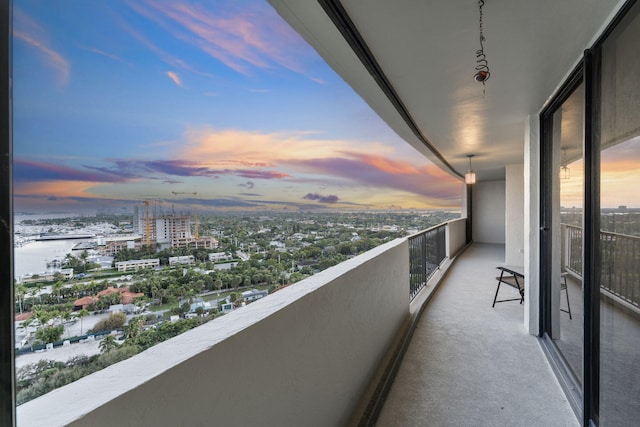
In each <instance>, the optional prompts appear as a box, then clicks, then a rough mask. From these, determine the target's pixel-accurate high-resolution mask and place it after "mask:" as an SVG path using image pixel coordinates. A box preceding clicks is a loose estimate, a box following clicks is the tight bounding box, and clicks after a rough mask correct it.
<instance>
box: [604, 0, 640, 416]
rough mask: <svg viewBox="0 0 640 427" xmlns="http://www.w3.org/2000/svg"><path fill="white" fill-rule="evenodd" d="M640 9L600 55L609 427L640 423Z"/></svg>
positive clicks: (618, 28)
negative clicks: (639, 80)
mask: <svg viewBox="0 0 640 427" xmlns="http://www.w3.org/2000/svg"><path fill="white" fill-rule="evenodd" d="M639 9H640V7H638V5H637V6H636V7H635V8H634V9H632V10H631V11H630V12H629V13H628V14H627V16H626V17H625V18H624V19H623V20H622V21H621V22H620V23H619V24H618V25H617V26H616V28H615V30H614V31H613V32H612V33H611V34H610V35H609V36H608V37H607V38H606V40H605V41H604V43H603V44H602V48H601V50H600V55H599V56H600V67H599V68H600V70H601V75H600V79H599V82H600V91H599V92H600V96H599V100H598V102H597V107H598V108H596V112H597V117H596V122H595V125H596V126H597V127H598V128H599V132H598V133H597V134H599V141H598V142H599V146H600V174H599V175H600V194H601V196H600V206H601V212H600V224H601V229H602V231H601V233H600V248H599V254H598V255H599V265H600V270H601V272H600V275H599V277H597V278H596V279H597V280H598V281H599V287H600V290H601V297H600V390H599V401H600V407H599V417H600V425H602V426H626V425H638V422H639V420H640V84H639V82H638V79H639V78H640V42H639V41H640V11H639Z"/></svg>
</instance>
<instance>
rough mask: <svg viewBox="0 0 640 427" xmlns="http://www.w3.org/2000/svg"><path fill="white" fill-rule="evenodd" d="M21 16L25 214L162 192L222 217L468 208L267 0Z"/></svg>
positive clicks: (18, 10)
mask: <svg viewBox="0 0 640 427" xmlns="http://www.w3.org/2000/svg"><path fill="white" fill-rule="evenodd" d="M13 13H14V18H13V83H14V85H13V112H14V113H13V117H14V129H13V132H14V142H13V147H14V154H13V157H14V162H13V163H14V196H15V209H16V210H23V211H29V210H32V211H53V210H60V209H64V210H72V209H77V210H87V209H95V208H105V207H114V208H115V207H128V206H131V205H132V204H133V203H139V202H140V200H141V199H142V198H143V197H145V196H147V195H154V197H158V198H159V199H163V200H173V201H175V203H185V204H189V205H195V204H197V205H199V206H200V208H203V209H206V208H216V209H218V210H245V211H246V210H265V209H277V210H281V209H289V210H305V209H323V208H325V209H326V208H330V209H348V208H352V209H353V208H355V209H397V208H402V209H407V208H416V209H430V208H432V209H459V208H460V196H461V190H462V183H461V181H459V180H457V179H455V178H453V177H451V176H450V175H448V174H447V173H445V172H443V171H442V170H440V169H439V168H437V167H436V166H435V165H433V164H432V163H430V162H429V161H428V160H427V159H426V158H425V157H424V156H423V155H421V154H420V153H418V152H417V151H416V150H415V149H413V148H412V147H411V146H409V144H407V143H406V142H404V141H403V140H401V139H400V138H399V137H398V136H397V135H396V134H395V133H394V132H393V131H391V130H390V129H389V127H388V126H387V125H386V124H385V123H384V122H383V121H382V120H381V119H380V118H378V117H377V116H376V114H375V113H374V112H373V111H372V110H371V109H370V108H369V107H368V106H367V105H366V104H365V103H364V101H362V100H361V99H360V97H359V96H357V95H356V94H355V93H354V92H353V90H352V89H351V88H349V87H348V85H346V83H344V82H343V81H342V79H341V78H340V77H338V76H337V75H336V74H335V72H333V71H332V70H331V69H330V67H329V66H328V65H327V64H326V63H324V61H323V60H322V59H321V58H320V57H319V55H318V54H317V53H316V52H315V51H314V50H313V49H312V48H311V47H309V46H308V44H307V43H306V42H304V40H302V38H301V37H300V36H299V35H298V34H297V33H295V32H294V31H293V30H292V29H291V28H290V27H289V26H288V25H287V24H286V23H285V22H284V21H283V20H282V19H281V18H280V17H279V16H278V15H277V14H276V12H275V11H274V10H273V9H272V8H271V6H269V5H268V4H267V3H266V2H265V1H255V0H251V1H248V0H247V1H219V2H218V1H217V2H211V3H201V2H195V1H194V2H180V3H175V2H165V1H160V2H152V1H139V2H127V1H118V0H116V1H92V2H83V1H68V2H65V3H64V4H61V3H59V2H36V1H30V0H19V1H16V2H15V3H14V8H13ZM174 193H176V194H174ZM190 193H197V194H195V195H193V196H191V195H190ZM194 196H195V197H194Z"/></svg>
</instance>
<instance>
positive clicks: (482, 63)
mask: <svg viewBox="0 0 640 427" xmlns="http://www.w3.org/2000/svg"><path fill="white" fill-rule="evenodd" d="M483 7H484V0H479V1H478V9H479V10H480V21H479V28H480V49H478V50H476V73H475V74H474V76H473V78H474V80H475V81H477V82H478V83H482V95H483V96H484V93H485V87H484V84H485V82H486V81H487V80H489V77H491V72H490V71H489V63H488V62H487V55H485V53H484V41H485V38H484V29H483V27H482V8H483Z"/></svg>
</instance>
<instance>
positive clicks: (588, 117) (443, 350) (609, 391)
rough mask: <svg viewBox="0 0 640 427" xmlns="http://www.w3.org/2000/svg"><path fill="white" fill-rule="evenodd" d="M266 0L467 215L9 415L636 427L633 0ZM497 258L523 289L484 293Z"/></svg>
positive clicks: (7, 249) (639, 93)
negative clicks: (512, 294) (516, 293)
mask: <svg viewBox="0 0 640 427" xmlns="http://www.w3.org/2000/svg"><path fill="white" fill-rule="evenodd" d="M269 3H270V4H271V5H272V6H273V7H274V8H275V9H276V11H277V12H278V13H279V14H280V15H281V17H282V18H283V19H284V20H285V21H286V22H288V23H289V24H290V25H291V26H292V27H293V28H294V29H295V30H296V31H297V32H298V33H299V34H301V35H302V37H304V38H305V39H306V40H307V41H308V42H309V43H310V44H311V45H312V46H313V47H314V48H315V49H316V51H317V52H318V53H319V54H320V55H321V56H322V57H323V58H324V59H325V61H327V62H328V63H329V64H330V65H331V66H332V67H333V69H334V70H335V71H336V72H337V73H338V74H340V76H341V77H342V78H343V79H344V81H345V82H347V84H349V85H350V86H351V87H352V88H353V89H354V90H355V91H356V92H357V93H358V94H359V95H360V96H361V97H362V99H363V100H364V102H366V103H367V104H368V105H369V106H371V108H372V109H373V110H374V111H375V112H376V113H377V114H378V115H379V116H381V117H382V118H384V120H385V121H386V122H387V123H388V124H389V126H390V127H391V128H392V129H393V131H395V132H396V133H397V134H398V135H399V136H400V137H401V138H402V139H403V140H405V141H406V142H407V143H408V144H409V145H411V147H413V148H414V149H415V150H416V155H422V156H424V157H425V158H428V159H430V160H431V161H432V162H433V163H434V164H435V165H436V166H437V168H434V169H433V170H432V172H433V173H436V174H449V175H450V176H452V177H455V178H456V179H457V180H458V182H459V185H460V188H461V192H462V194H463V206H462V211H463V213H464V214H463V218H461V219H458V220H453V221H449V222H447V223H443V224H440V225H438V226H436V227H433V228H432V229H429V230H424V231H422V232H420V233H418V234H417V235H414V236H410V237H408V238H403V239H396V240H394V241H391V242H387V243H385V244H383V245H381V246H379V247H377V248H374V249H372V250H371V251H368V252H366V253H365V254H362V255H360V256H357V257H354V258H352V259H350V260H348V261H346V262H344V263H341V264H339V265H336V266H334V267H332V268H330V269H328V270H325V271H323V272H321V273H319V274H317V275H314V276H312V277H310V278H308V279H305V280H303V281H301V282H298V283H297V284H296V285H294V286H289V287H287V288H285V289H282V290H280V291H278V292H276V293H274V294H273V295H272V296H270V297H269V298H268V299H265V300H264V301H263V302H262V303H261V304H250V305H248V306H247V307H245V308H243V309H242V310H237V311H234V312H232V313H229V314H227V315H225V316H221V317H220V318H217V319H215V320H214V321H212V322H209V323H207V324H205V325H203V326H201V327H199V328H197V329H194V330H192V331H189V332H187V333H185V334H183V335H180V336H177V337H175V338H172V339H171V340H168V341H166V342H164V343H162V344H160V345H158V346H155V347H153V348H152V349H151V350H148V351H147V352H143V353H140V354H138V355H136V356H134V357H132V358H130V359H127V360H124V361H122V362H120V363H119V365H118V368H117V371H118V372H119V373H121V374H122V377H121V378H118V381H117V384H118V389H117V390H113V389H107V388H106V385H105V384H106V383H108V382H111V383H114V382H116V381H115V380H114V379H113V376H112V375H113V371H116V369H113V370H111V369H109V370H106V371H108V372H105V371H100V372H97V373H95V374H92V375H89V376H86V377H84V378H82V379H80V380H78V381H76V382H74V383H72V384H69V385H67V386H65V387H63V388H61V389H59V390H56V392H55V393H49V394H47V395H44V396H42V397H40V398H38V399H35V400H33V401H30V402H28V403H25V404H23V405H20V407H18V408H17V409H16V407H15V405H13V402H12V401H11V399H2V400H1V401H2V408H0V424H1V425H9V424H11V422H12V420H13V419H14V418H13V417H14V416H15V414H16V412H17V415H18V416H17V419H18V422H19V423H20V425H29V426H41V425H52V424H55V425H66V424H72V423H82V424H85V425H114V424H132V423H134V424H140V425H182V424H184V423H186V422H188V423H191V424H207V423H208V422H210V420H211V419H213V417H215V419H216V421H217V422H218V423H219V424H221V425H307V426H325V425H357V424H361V425H391V424H392V423H401V424H402V423H405V424H413V425H572V424H573V425H575V424H579V425H582V426H617V425H635V424H637V420H638V419H639V418H640V405H639V404H638V399H637V394H638V393H637V390H638V389H639V387H640V377H639V376H638V369H637V363H636V362H637V360H640V353H639V352H640V344H639V342H640V328H639V327H638V310H639V307H640V303H639V301H638V295H640V291H639V290H638V288H637V286H638V280H637V277H640V274H639V273H638V270H637V268H638V267H637V266H638V265H640V260H639V259H638V256H639V255H638V254H640V249H639V248H638V243H637V241H638V240H637V237H634V236H630V235H628V234H624V233H617V232H612V231H607V230H601V226H600V225H601V224H600V223H601V219H602V217H603V214H604V213H605V211H606V210H607V209H615V208H617V207H618V206H621V205H624V206H627V209H626V211H629V210H631V209H632V208H633V207H635V206H637V201H636V199H634V197H635V195H636V194H637V182H638V178H637V171H638V170H639V169H640V168H638V163H637V161H636V160H635V159H637V154H638V151H639V148H638V137H639V135H640V104H638V102H637V100H638V99H640V85H638V84H637V80H638V79H637V76H639V75H640V61H639V60H638V59H639V58H640V44H639V43H638V42H637V40H640V25H639V23H640V2H639V1H636V0H609V1H601V0H564V1H547V2H522V1H521V2H513V1H508V2H507V1H502V2H500V1H486V2H485V1H480V2H462V1H448V0H434V1H428V2H425V1H418V0H403V1H388V0H370V1H366V2H365V1H353V0H269ZM8 7H9V6H8V5H7V4H6V3H5V4H4V5H3V8H4V15H3V16H4V20H3V23H2V25H3V34H5V37H8V33H9V22H8V16H10V15H9V11H8ZM203 25H204V24H203ZM485 36H486V37H485ZM3 55H4V57H3V62H4V68H3V70H4V73H5V74H4V77H5V82H8V75H7V72H6V70H8V64H9V56H8V53H7V52H6V51H5V52H4V53H3ZM2 90H3V91H4V96H5V100H8V99H9V85H8V84H5V87H4V89H2ZM4 105H5V106H4V107H3V108H4V109H3V113H4V114H3V119H2V120H3V126H0V129H2V132H4V134H3V136H4V138H0V144H2V148H3V150H2V151H3V152H10V151H11V150H10V148H11V147H10V145H9V141H10V140H11V134H10V128H11V127H10V122H9V119H10V111H9V107H8V105H9V103H8V102H5V103H4ZM336 108H338V107H336ZM303 148H304V147H301V149H303ZM8 159H9V157H6V156H5V157H3V161H4V162H6V163H5V164H7V163H8V162H9V160H8ZM7 166H10V164H7ZM0 171H2V173H3V174H4V175H3V177H2V178H3V181H4V182H11V170H10V167H4V168H0ZM611 171H614V172H616V173H615V178H616V179H617V181H616V182H614V181H615V180H614V179H613V177H612V176H611V175H610V173H611ZM567 172H570V173H567ZM574 180H575V181H574ZM412 182H414V184H415V185H417V186H418V185H424V186H425V189H424V191H425V194H429V195H432V196H433V197H435V198H437V197H438V191H437V190H438V189H437V188H427V184H426V183H421V182H415V181H412ZM427 192H428V193H427ZM2 195H3V198H4V203H2V204H0V209H1V215H2V219H3V221H4V222H5V223H11V212H10V206H11V193H10V191H9V190H8V189H5V191H4V192H3V193H2ZM614 195H619V196H620V197H619V198H615V197H612V196H614ZM573 206H576V207H577V210H576V211H573V210H571V207H573ZM576 214H578V219H577V220H576V222H577V223H570V221H569V222H568V221H566V219H567V218H570V217H571V218H573V217H574V216H575V215H576ZM572 215H573V216H572ZM563 221H564V222H563ZM0 239H2V240H0V244H1V245H2V248H3V253H5V254H11V253H12V250H13V248H12V245H11V242H10V239H9V238H8V237H7V236H6V233H4V234H0ZM1 260H2V261H1V264H0V274H2V275H3V278H4V279H5V280H4V282H5V283H13V282H12V277H11V275H10V272H11V257H10V256H4V257H2V258H1ZM499 265H511V266H518V267H521V269H522V274H523V275H524V276H525V278H526V285H525V288H524V293H523V294H522V298H516V301H510V302H502V303H500V304H497V305H495V307H491V301H492V299H493V298H494V293H495V292H496V280H495V267H496V266H499ZM436 288H437V289H438V290H437V293H432V292H433V289H436ZM0 292H3V294H2V297H1V298H0V304H2V306H1V307H0V308H1V309H0V313H5V315H4V317H5V318H4V319H3V323H2V327H3V333H2V334H0V337H2V339H3V342H2V346H3V348H11V346H12V345H14V343H13V342H11V334H10V333H9V329H8V328H9V326H10V325H12V321H13V319H12V316H10V314H11V312H12V310H13V308H12V306H11V305H12V303H11V301H10V300H11V288H10V287H8V286H6V287H2V288H1V290H0ZM569 302H570V304H571V310H572V313H571V315H570V314H569V313H565V312H564V311H562V310H567V311H569V310H568V303H569ZM177 354H178V355H179V357H178V356H176V355H177ZM0 357H1V358H2V359H0V360H1V363H0V367H1V368H2V371H0V383H2V384H10V385H11V384H14V381H15V379H14V376H13V370H12V368H11V367H12V361H11V360H10V359H9V358H10V357H11V352H2V354H1V355H0ZM178 359H179V360H178ZM238 372H242V375H238ZM176 379H179V381H176ZM214 382H215V383H219V384H225V387H224V390H223V392H220V393H216V394H215V396H214V397H213V398H212V395H211V390H212V389H211V384H212V383H214ZM169 389H170V393H168V392H167V390H169ZM9 391H10V390H9ZM7 394H8V393H7ZM131 402H140V403H143V404H148V405H149V406H151V405H154V406H153V407H154V410H153V411H140V405H139V404H137V405H132V404H131ZM157 402H169V404H165V405H157ZM239 407H241V408H242V410H236V411H231V410H229V408H239ZM60 408H64V410H61V409H60ZM87 408H89V409H87Z"/></svg>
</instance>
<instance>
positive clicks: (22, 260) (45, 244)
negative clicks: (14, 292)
mask: <svg viewBox="0 0 640 427" xmlns="http://www.w3.org/2000/svg"><path fill="white" fill-rule="evenodd" d="M84 241H90V239H86V240H47V241H39V242H31V243H28V244H26V245H24V246H21V247H16V248H14V249H13V251H14V258H13V259H14V261H13V262H14V264H13V271H14V277H16V278H18V277H22V276H24V275H25V274H40V273H43V272H45V271H47V270H48V268H47V264H46V263H47V261H51V260H53V259H54V258H64V257H65V256H66V255H67V254H70V253H71V250H72V249H73V247H74V246H75V245H77V244H78V243H79V242H84ZM49 270H50V269H49Z"/></svg>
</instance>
